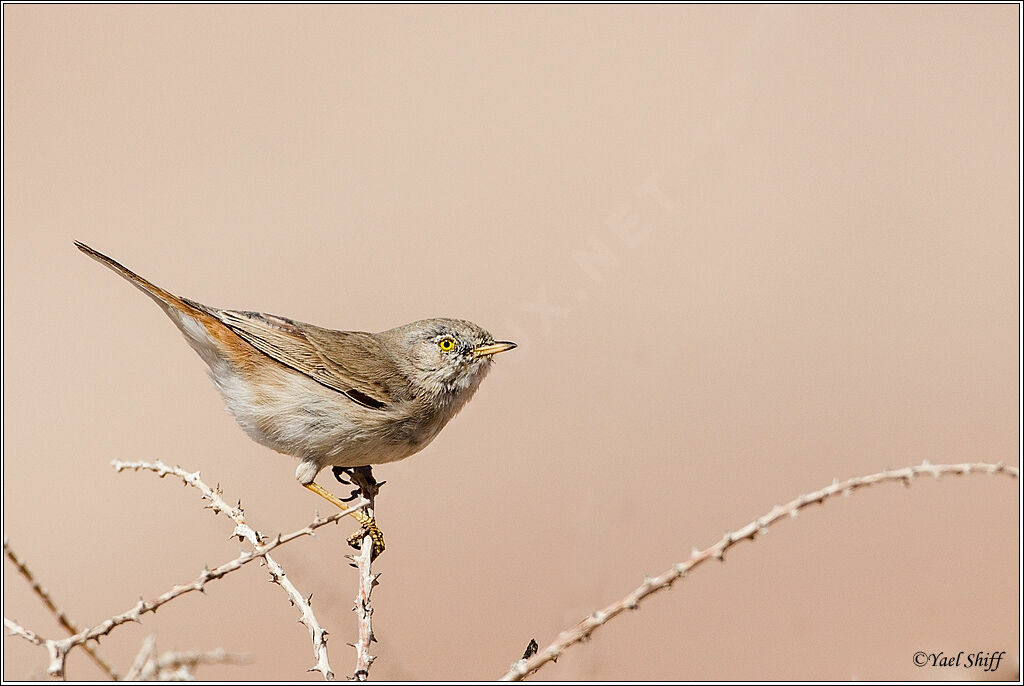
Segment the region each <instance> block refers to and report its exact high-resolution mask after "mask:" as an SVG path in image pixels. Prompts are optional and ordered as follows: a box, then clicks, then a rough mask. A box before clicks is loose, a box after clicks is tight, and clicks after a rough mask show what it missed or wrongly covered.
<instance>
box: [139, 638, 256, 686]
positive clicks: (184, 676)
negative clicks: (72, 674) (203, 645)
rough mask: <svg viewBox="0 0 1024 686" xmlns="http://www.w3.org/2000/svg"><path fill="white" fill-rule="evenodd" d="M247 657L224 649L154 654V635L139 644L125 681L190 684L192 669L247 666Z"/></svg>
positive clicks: (192, 676)
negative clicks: (198, 667)
mask: <svg viewBox="0 0 1024 686" xmlns="http://www.w3.org/2000/svg"><path fill="white" fill-rule="evenodd" d="M248 662H249V657H248V656H247V655H235V654H234V653H229V652H227V651H225V650H223V649H217V650H208V651H199V650H192V651H187V652H166V653H164V654H163V655H157V650H156V636H152V635H150V636H147V637H146V640H144V641H143V642H142V647H141V648H140V649H139V652H138V654H137V655H136V656H135V660H134V661H133V662H132V666H131V669H129V670H128V673H127V674H125V677H124V680H125V681H193V680H194V679H195V676H194V675H193V674H192V671H191V669H192V668H193V667H195V666H196V665H200V664H208V665H210V664H247V663H248Z"/></svg>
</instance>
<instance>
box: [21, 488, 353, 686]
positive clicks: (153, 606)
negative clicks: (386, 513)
mask: <svg viewBox="0 0 1024 686" xmlns="http://www.w3.org/2000/svg"><path fill="white" fill-rule="evenodd" d="M365 505H366V501H365V500H363V501H357V502H356V503H355V504H354V505H353V506H352V507H350V508H349V509H347V510H342V511H340V512H336V513H334V514H332V515H331V516H330V517H326V518H322V517H319V516H317V517H316V518H315V519H314V520H313V521H312V522H310V523H309V524H308V525H307V526H305V527H303V528H301V529H298V530H296V531H293V532H291V533H288V534H278V535H277V536H275V537H274V538H273V539H270V540H268V541H265V542H264V543H261V544H260V545H258V546H254V547H253V549H252V550H249V551H246V552H243V553H242V554H240V555H239V556H238V557H236V558H235V559H234V560H231V561H229V562H225V563H224V564H222V565H220V566H218V567H215V568H214V569H209V568H206V567H204V568H203V570H202V571H201V572H200V573H199V576H198V577H196V578H195V579H194V580H193V581H191V582H189V583H186V584H180V585H178V586H175V587H173V588H171V589H170V590H168V591H166V592H164V593H163V594H162V595H160V596H158V597H156V598H154V599H153V600H145V599H143V598H139V602H137V603H135V604H134V605H133V606H132V607H131V608H129V609H128V610H125V611H124V612H122V613H121V614H118V615H114V616H113V617H111V618H109V619H107V620H106V621H104V622H101V623H100V624H97V625H96V626H94V627H89V628H86V629H83V630H82V631H79V632H78V633H77V634H75V635H74V636H69V637H68V638H65V639H62V640H55V639H45V638H42V637H40V636H38V635H37V634H35V633H33V632H31V631H28V630H26V629H23V628H22V627H19V626H18V625H17V624H15V623H14V622H12V621H11V620H9V619H7V618H6V617H5V618H4V626H5V627H7V629H8V630H10V631H11V633H12V634H15V635H18V636H21V637H22V638H24V639H25V640H27V641H30V642H31V643H34V644H36V645H43V646H45V647H46V649H47V652H48V653H49V655H50V664H49V667H48V668H47V672H48V673H49V674H50V675H51V676H54V677H59V678H62V677H63V676H64V667H65V663H66V660H67V654H68V651H70V650H72V649H73V648H76V647H78V646H81V645H84V644H85V643H86V642H87V641H90V640H93V641H98V640H99V638H100V637H102V636H106V635H107V634H109V633H110V632H111V631H112V630H113V629H114V628H116V627H119V626H121V625H123V624H127V623H128V622H141V619H140V617H141V616H142V615H144V614H146V613H149V612H156V611H157V610H158V609H159V608H160V607H161V606H162V605H165V604H166V603H169V602H170V601H172V600H174V599H175V598H177V597H179V596H182V595H185V594H186V593H191V592H193V591H200V592H205V587H206V584H207V583H209V582H210V581H214V580H216V579H220V578H222V577H224V576H226V575H228V574H230V573H231V572H234V571H237V570H239V569H241V568H242V567H244V566H245V565H247V564H249V563H250V562H252V561H254V560H262V559H263V558H265V557H266V555H267V553H269V552H270V551H272V550H274V549H275V548H278V547H279V546H282V545H284V544H285V543H289V542H291V541H294V540H295V539H297V538H302V537H303V536H312V535H313V532H314V531H316V530H317V529H319V528H320V527H322V526H326V525H328V524H331V523H332V522H336V521H338V520H339V519H341V518H342V517H346V516H348V514H349V513H351V512H354V511H355V510H358V509H361V508H362V507H364V506H365Z"/></svg>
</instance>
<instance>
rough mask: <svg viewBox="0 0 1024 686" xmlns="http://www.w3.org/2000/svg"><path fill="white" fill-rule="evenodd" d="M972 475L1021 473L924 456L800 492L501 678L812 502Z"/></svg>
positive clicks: (523, 670)
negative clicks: (886, 486)
mask: <svg viewBox="0 0 1024 686" xmlns="http://www.w3.org/2000/svg"><path fill="white" fill-rule="evenodd" d="M973 473H981V474H1005V475H1007V476H1009V477H1011V478H1014V479H1016V478H1017V477H1018V470H1017V468H1016V467H1008V466H1006V465H1004V464H1002V463H1000V464H990V463H987V462H964V463H961V464H940V465H933V464H931V463H929V462H928V461H927V460H926V461H925V462H924V463H922V464H920V465H917V466H913V467H904V468H902V469H887V470H885V471H883V472H878V473H877V474H869V475H868V476H860V477H855V478H852V479H847V480H846V481H838V480H833V482H832V484H831V485H829V486H826V487H825V488H822V489H820V490H818V491H814V492H813V493H808V494H806V495H801V496H798V497H796V498H794V499H793V500H791V501H789V502H788V503H786V504H785V505H776V506H775V507H773V508H772V510H771V511H770V512H768V514H766V515H764V516H762V517H758V518H757V519H755V520H754V521H752V522H750V523H749V524H747V525H746V526H744V527H741V528H739V529H737V530H735V531H732V532H730V533H727V534H725V536H723V537H722V538H721V539H719V540H718V541H717V542H716V543H715V544H713V545H711V546H710V547H708V548H705V549H704V550H697V549H696V548H694V549H693V551H692V553H691V555H690V559H689V560H687V561H685V562H679V563H676V564H675V565H673V566H672V568H671V569H669V570H668V571H666V572H664V573H662V574H659V575H658V576H656V577H646V578H645V579H644V582H643V583H642V584H641V585H640V586H638V587H637V588H636V589H634V590H633V591H632V592H630V593H628V594H627V595H626V596H624V597H623V598H621V599H619V600H617V601H615V602H614V603H612V604H611V605H608V606H607V607H605V608H603V609H601V610H598V611H597V612H594V613H593V614H591V615H590V616H589V617H587V618H585V619H583V620H581V621H580V622H579V623H577V624H576V625H575V626H573V627H571V628H569V629H566V630H565V631H563V632H561V633H560V634H559V635H558V637H557V638H555V640H554V641H552V642H551V644H550V645H548V646H547V647H546V648H543V649H542V650H540V651H538V652H536V653H535V654H533V655H532V656H531V657H529V658H525V657H524V659H521V660H518V661H517V662H515V663H513V665H512V666H511V667H510V668H509V670H508V671H507V672H506V673H505V674H504V675H503V676H502V677H501V680H502V681H518V680H521V679H523V678H524V677H526V676H528V675H530V674H532V673H533V672H536V671H537V670H538V669H540V668H541V667H543V666H544V665H546V664H547V663H549V662H555V661H557V660H558V658H559V657H560V656H561V655H562V653H564V652H565V650H566V649H568V648H570V647H572V646H573V645H576V644H577V643H580V642H582V641H585V640H586V639H588V638H590V636H591V634H593V633H594V631H596V630H597V629H598V628H600V627H602V626H604V625H605V624H607V623H608V622H609V621H611V620H612V619H614V618H615V617H617V616H619V615H620V614H622V613H623V612H625V611H626V610H636V609H637V608H638V607H639V605H640V602H641V601H642V600H644V599H645V598H647V597H648V596H650V595H652V594H654V593H657V592H658V591H662V590H664V589H666V588H671V587H672V584H674V583H675V582H676V581H678V580H679V579H681V578H683V577H684V576H685V575H686V574H687V573H688V572H690V571H691V570H693V569H694V568H696V567H698V566H700V565H701V564H703V563H704V562H706V561H708V560H711V559H716V560H723V561H724V560H725V552H726V551H727V550H729V548H731V547H732V546H734V545H736V544H737V543H739V542H740V541H742V540H744V539H750V540H754V537H755V536H757V535H758V534H759V533H763V532H765V531H766V530H767V528H768V527H769V526H771V525H773V524H776V523H778V522H779V521H780V520H782V519H785V518H792V517H796V516H797V513H798V512H799V511H800V510H802V509H803V508H805V507H808V506H809V505H814V504H821V503H824V502H825V500H827V499H829V498H832V497H834V496H837V495H844V496H848V495H850V494H851V493H853V492H854V491H855V490H857V489H860V488H863V487H865V486H871V485H873V484H878V483H884V482H890V481H901V482H903V483H904V485H906V486H910V483H911V481H912V480H913V479H914V478H916V477H918V476H920V475H922V474H924V475H929V476H933V477H935V478H936V479H938V478H939V477H941V476H943V475H945V474H955V475H966V474H973Z"/></svg>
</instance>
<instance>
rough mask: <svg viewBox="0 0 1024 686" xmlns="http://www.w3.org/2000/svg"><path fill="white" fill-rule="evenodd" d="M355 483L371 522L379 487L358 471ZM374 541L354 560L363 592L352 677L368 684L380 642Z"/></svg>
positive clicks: (369, 540)
mask: <svg viewBox="0 0 1024 686" xmlns="http://www.w3.org/2000/svg"><path fill="white" fill-rule="evenodd" d="M352 479H353V482H354V483H355V485H356V487H357V489H358V492H359V493H360V494H361V495H362V496H363V497H364V498H366V499H368V500H369V504H368V505H367V506H366V508H365V509H364V510H363V511H364V512H365V513H366V514H367V515H368V516H369V517H370V518H371V519H372V518H373V516H374V513H373V500H374V497H375V496H376V494H377V486H378V485H377V484H373V483H370V481H369V480H368V479H367V478H366V476H365V475H364V474H363V473H362V472H360V471H358V470H354V471H353V472H352ZM373 547H374V541H373V537H372V536H370V535H369V534H367V535H365V536H363V542H362V544H361V546H360V548H359V554H358V555H354V556H352V561H353V562H354V563H355V567H356V569H357V570H358V571H359V590H358V591H357V593H356V598H355V603H354V607H353V608H352V609H353V610H354V611H355V613H356V617H357V623H358V625H359V638H358V639H356V642H355V645H354V646H353V647H354V648H355V649H356V668H355V671H354V672H353V673H352V679H353V680H354V681H366V679H367V678H368V677H369V676H370V665H372V664H373V661H374V660H376V659H377V656H376V655H371V654H370V644H371V643H373V642H374V641H376V640H377V639H376V638H374V635H373V606H372V605H371V604H370V595H371V594H372V593H373V587H374V586H376V585H377V577H378V576H380V575H379V574H374V573H373V570H372V569H371V566H372V564H373Z"/></svg>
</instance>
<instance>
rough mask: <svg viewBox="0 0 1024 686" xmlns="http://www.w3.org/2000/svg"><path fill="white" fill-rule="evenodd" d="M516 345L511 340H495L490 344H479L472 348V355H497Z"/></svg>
mask: <svg viewBox="0 0 1024 686" xmlns="http://www.w3.org/2000/svg"><path fill="white" fill-rule="evenodd" d="M514 347H516V344H515V343H513V342H512V341H495V342H494V343H491V344H490V345H481V346H478V347H476V348H473V357H487V356H489V355H497V354H498V353H503V352H505V351H506V350H511V349H512V348H514Z"/></svg>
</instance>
